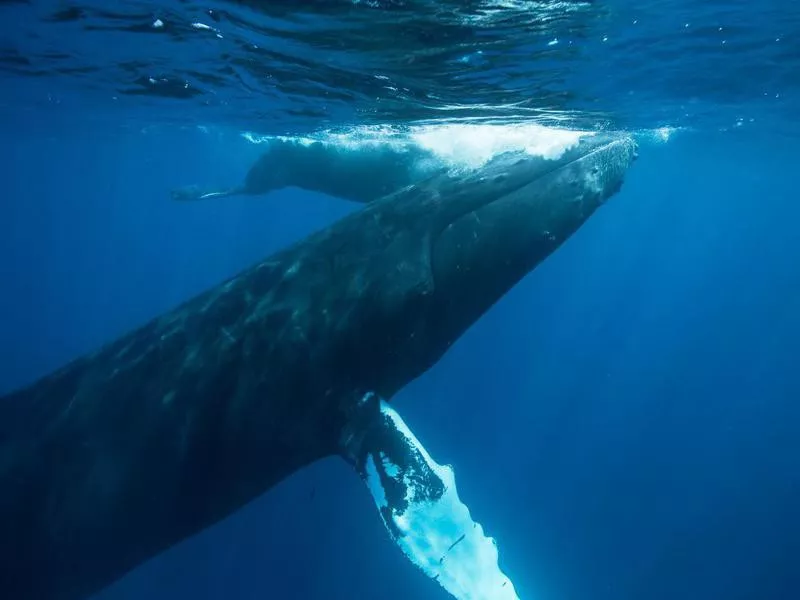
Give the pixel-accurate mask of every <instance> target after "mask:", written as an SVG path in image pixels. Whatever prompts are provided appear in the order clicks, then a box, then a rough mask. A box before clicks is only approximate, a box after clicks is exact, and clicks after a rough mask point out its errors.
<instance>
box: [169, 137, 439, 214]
mask: <svg viewBox="0 0 800 600" xmlns="http://www.w3.org/2000/svg"><path fill="white" fill-rule="evenodd" d="M265 143H266V146H267V148H266V150H265V151H264V152H263V153H262V155H261V156H260V157H259V158H258V160H256V162H255V163H254V164H253V166H252V167H250V170H249V171H248V172H247V175H246V177H245V180H244V182H243V183H242V184H240V185H236V186H233V187H230V188H225V189H220V190H209V189H204V188H202V187H200V186H197V185H190V186H186V187H183V188H179V189H176V190H173V191H172V192H171V195H172V198H173V199H174V200H181V201H187V200H205V199H208V198H226V197H229V196H256V195H260V194H266V193H268V192H272V191H275V190H279V189H281V188H284V187H288V186H296V187H300V188H303V189H305V190H309V191H314V192H322V193H325V194H329V195H331V196H336V197H337V198H343V199H345V200H351V201H353V202H362V203H366V202H372V201H373V200H376V199H377V198H380V197H382V196H385V195H387V194H390V193H392V192H395V191H397V190H399V189H400V188H402V187H405V186H407V185H410V184H412V183H416V182H418V181H421V180H422V179H425V178H426V177H429V176H431V175H433V174H434V173H436V172H438V171H443V170H444V168H445V165H444V163H443V162H442V161H441V160H440V159H438V158H436V157H435V156H434V155H433V154H432V153H430V152H428V151H426V150H424V149H422V148H420V147H419V146H414V145H410V144H406V145H402V144H385V143H384V144H366V145H362V146H360V147H357V148H354V147H351V146H348V145H341V144H336V143H333V142H323V141H306V140H299V139H284V138H271V139H269V140H268V141H267V142H265Z"/></svg>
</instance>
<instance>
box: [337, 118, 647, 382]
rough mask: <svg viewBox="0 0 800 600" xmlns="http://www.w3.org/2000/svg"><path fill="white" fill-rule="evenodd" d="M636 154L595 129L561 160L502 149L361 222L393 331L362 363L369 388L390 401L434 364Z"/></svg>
mask: <svg viewBox="0 0 800 600" xmlns="http://www.w3.org/2000/svg"><path fill="white" fill-rule="evenodd" d="M636 150H637V148H636V144H635V142H634V141H633V139H632V138H631V137H630V136H627V135H614V134H606V133H603V134H600V133H598V134H593V135H587V136H585V137H583V138H582V139H580V141H579V142H578V143H576V144H575V145H574V146H573V147H571V148H569V149H568V150H566V151H565V152H564V153H563V154H562V155H561V156H559V157H558V158H551V159H544V158H541V157H538V156H533V155H530V154H527V153H525V152H522V151H520V152H507V153H504V154H502V155H499V156H497V157H496V158H494V159H493V160H491V161H490V162H489V163H487V164H486V165H484V166H482V167H480V168H478V169H475V170H474V171H472V172H470V173H468V174H464V173H460V174H458V175H446V174H442V175H437V176H435V177H432V178H431V179H429V180H427V181H424V182H421V183H419V184H415V185H412V186H409V187H408V188H406V189H403V190H400V191H398V192H397V193H395V194H392V195H391V196H387V197H385V198H382V199H381V200H379V201H377V202H375V203H373V204H371V205H370V206H368V207H367V209H365V211H363V214H361V215H359V216H358V217H355V218H354V220H353V225H352V226H353V227H355V226H356V225H357V226H358V227H359V229H360V231H361V234H362V235H361V238H360V239H363V240H365V242H364V244H365V245H364V249H363V252H364V253H365V254H367V253H368V254H369V255H370V257H371V258H370V260H369V262H370V263H371V267H370V269H369V271H370V272H371V274H370V279H371V280H372V281H374V282H376V283H378V285H376V286H375V287H376V288H377V289H379V290H380V292H379V296H380V299H378V300H376V299H375V297H374V296H371V297H370V300H369V304H370V306H371V307H372V308H374V307H375V306H380V307H381V309H380V311H379V314H380V317H379V320H380V324H379V326H377V325H376V326H374V328H375V329H376V330H378V331H383V332H386V331H390V332H391V334H390V335H388V336H387V337H386V339H387V340H388V341H386V342H385V343H386V344H389V346H388V347H387V349H386V350H385V355H384V352H380V353H378V355H379V356H375V355H374V354H371V355H370V356H369V357H365V369H366V368H367V363H368V364H369V367H368V368H369V371H370V376H369V377H368V378H369V379H373V380H374V384H375V385H374V388H373V389H377V390H379V391H380V392H381V393H382V394H383V395H384V396H387V397H388V396H391V394H392V393H393V392H395V391H397V390H398V389H400V388H401V387H403V386H404V385H405V384H406V383H407V382H408V381H409V380H411V379H413V378H414V377H416V376H418V375H419V374H421V373H422V372H424V371H425V370H427V369H428V368H430V366H432V365H433V364H434V363H435V362H436V361H438V359H439V358H440V357H441V356H442V355H443V354H444V352H446V351H447V349H448V348H449V347H450V346H451V345H452V344H453V343H454V342H455V341H456V340H457V339H458V338H459V337H460V336H461V335H462V334H463V333H464V332H465V331H466V330H467V329H468V328H469V327H470V326H471V325H472V324H473V323H474V322H475V321H476V320H477V319H479V318H480V316H481V315H482V314H483V313H485V312H486V311H487V310H488V309H489V308H490V307H491V306H492V305H493V304H494V303H495V302H496V301H497V300H499V299H500V298H501V297H502V296H503V295H504V294H505V293H506V292H508V291H509V290H510V289H511V288H512V287H513V286H514V285H515V284H516V283H517V282H519V280H520V279H522V278H523V277H524V276H525V275H526V274H528V273H529V272H530V271H531V270H532V269H534V268H535V267H536V266H537V265H538V264H539V263H540V262H542V261H543V260H544V259H545V258H547V257H548V256H549V255H550V254H551V253H552V252H553V251H555V250H556V249H557V248H558V247H559V246H560V245H561V244H562V243H563V242H564V241H565V240H566V239H567V238H569V236H570V235H571V234H573V233H574V232H575V231H576V230H577V229H578V228H579V227H580V226H581V225H582V224H583V223H584V222H585V221H586V220H587V219H588V218H589V217H590V216H591V215H592V214H593V213H594V212H595V211H596V210H597V209H598V208H599V207H600V206H601V205H602V204H603V203H604V202H605V201H606V200H607V199H608V198H609V197H611V196H612V195H614V194H615V193H616V192H617V191H618V190H619V189H620V187H621V186H622V182H623V180H624V177H625V174H626V172H627V170H628V168H629V167H630V166H631V164H632V163H633V161H634V160H635V158H636V156H637V152H636ZM365 229H366V230H369V233H365ZM353 237H355V236H353ZM371 310H372V309H371ZM390 315H391V316H390ZM364 337H366V338H369V339H370V341H371V343H375V344H377V343H378V342H377V340H372V337H374V336H370V335H366V336H364ZM379 357H380V358H379Z"/></svg>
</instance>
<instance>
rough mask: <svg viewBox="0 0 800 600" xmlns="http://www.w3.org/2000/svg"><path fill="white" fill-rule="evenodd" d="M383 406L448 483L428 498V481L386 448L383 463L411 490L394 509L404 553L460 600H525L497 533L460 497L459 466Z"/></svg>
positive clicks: (377, 494)
mask: <svg viewBox="0 0 800 600" xmlns="http://www.w3.org/2000/svg"><path fill="white" fill-rule="evenodd" d="M381 412H382V413H383V414H385V415H387V416H388V417H390V418H391V420H392V422H393V424H394V426H395V428H396V430H397V431H398V432H399V433H400V434H401V435H402V436H403V437H404V438H406V440H407V441H408V444H409V445H410V446H412V447H413V448H415V449H416V450H417V451H418V452H419V453H420V454H421V456H422V457H423V458H424V461H425V463H426V465H427V466H428V468H430V469H431V470H432V471H433V472H434V473H435V475H436V476H437V477H438V478H439V479H440V480H441V482H442V483H443V484H444V493H443V494H442V495H441V497H440V498H438V499H436V500H433V501H431V500H428V499H426V497H425V496H424V495H423V494H422V493H423V492H425V489H424V488H422V487H421V486H422V484H421V483H420V482H419V481H418V480H416V479H414V478H411V477H410V476H409V475H411V474H409V473H403V472H402V470H401V469H400V468H399V467H398V466H397V465H394V464H392V463H391V461H390V460H389V459H388V458H387V457H386V456H385V455H383V453H381V456H380V459H381V462H382V464H383V465H384V466H385V467H390V468H387V469H385V473H386V474H387V475H389V476H390V477H394V478H395V479H397V478H398V477H402V478H403V483H404V485H405V486H406V489H407V490H408V492H407V494H406V498H405V500H406V502H407V504H408V506H407V507H406V508H405V510H404V511H403V512H402V513H400V514H396V513H395V511H392V515H391V519H392V522H393V524H394V526H395V527H396V528H397V530H398V531H399V532H400V534H401V535H400V536H398V537H397V539H396V541H397V544H398V545H399V546H400V548H401V550H402V551H403V553H404V554H405V555H406V556H407V557H408V558H409V559H410V560H411V561H412V562H413V563H414V564H416V565H417V566H418V567H420V568H421V569H422V570H423V571H424V572H425V573H426V574H427V575H428V576H429V577H432V578H435V579H436V581H438V583H439V584H440V585H441V586H442V587H443V588H444V589H445V590H447V591H448V592H449V593H450V594H451V595H452V596H453V597H455V598H456V599H457V600H519V597H518V596H517V593H516V591H515V589H514V585H513V583H511V580H510V579H509V578H508V577H507V576H506V575H505V574H504V573H503V572H502V571H501V570H500V567H499V565H498V551H497V545H496V543H495V541H494V539H493V538H491V537H488V536H485V535H484V532H483V527H481V525H480V524H479V523H476V522H475V521H473V520H472V517H471V515H470V512H469V508H467V506H466V505H465V504H464V503H462V502H461V500H460V498H459V497H458V492H457V490H456V484H455V478H454V475H453V470H452V469H451V468H450V467H447V466H442V465H439V464H438V463H436V461H434V460H433V459H432V458H431V456H430V455H429V454H428V452H427V451H426V450H425V448H424V447H423V446H422V444H421V443H420V442H419V440H418V439H417V438H416V437H415V436H414V434H413V433H412V432H411V430H410V429H409V428H408V426H407V425H406V424H405V422H404V421H403V420H402V418H400V415H398V414H397V412H396V411H395V410H394V409H392V408H391V407H390V406H389V405H388V404H386V403H385V402H383V401H382V402H381ZM372 460H373V459H372V457H371V456H370V457H368V460H367V480H368V481H367V484H368V486H369V488H370V490H371V491H372V494H373V498H374V499H375V502H376V504H378V506H379V507H380V506H386V494H385V492H384V491H383V489H382V488H381V489H380V490H377V489H376V487H375V485H374V482H375V481H377V482H378V486H377V487H379V488H380V483H379V482H380V480H379V478H378V474H377V471H376V466H375V463H374V462H371V461H372ZM392 467H393V468H392Z"/></svg>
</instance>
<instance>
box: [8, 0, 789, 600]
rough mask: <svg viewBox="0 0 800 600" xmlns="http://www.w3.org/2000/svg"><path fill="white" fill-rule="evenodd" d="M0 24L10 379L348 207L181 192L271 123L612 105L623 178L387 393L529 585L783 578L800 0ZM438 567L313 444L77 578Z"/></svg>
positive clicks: (778, 596) (415, 140) (450, 145)
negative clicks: (308, 451) (555, 246)
mask: <svg viewBox="0 0 800 600" xmlns="http://www.w3.org/2000/svg"><path fill="white" fill-rule="evenodd" d="M0 32H2V35H0V140H2V143H0V175H2V180H1V183H0V282H1V283H0V393H6V392H9V391H11V390H13V389H16V388H18V387H20V386H23V385H25V384H28V383H30V382H32V381H34V380H36V379H37V378H39V377H41V376H43V375H45V374H47V373H49V372H51V371H52V370H54V369H56V368H58V367H60V366H62V365H64V364H65V363H67V362H68V361H70V360H72V359H74V358H75V357H77V356H79V355H82V354H84V353H87V352H90V351H92V350H94V349H96V348H98V347H99V346H101V345H102V344H104V343H106V342H109V341H111V340H113V339H115V338H116V337H117V336H119V335H121V334H123V333H125V332H127V331H130V330H131V329H133V328H135V327H137V326H139V325H141V324H143V323H144V322H146V321H147V320H148V319H150V318H152V317H154V316H156V315H159V314H161V313H163V312H165V311H167V310H169V309H171V308H173V307H175V306H176V305H177V304H179V303H181V302H183V301H184V300H186V299H188V298H190V297H192V296H194V295H195V294H197V293H199V292H201V291H203V290H205V289H207V288H209V287H211V286H213V285H215V284H217V283H219V282H220V281H222V280H224V279H226V278H228V277H230V276H231V275H233V274H235V273H237V272H239V271H240V270H242V269H244V268H246V267H248V266H250V265H252V264H253V263H254V262H256V261H258V260H260V259H261V258H263V257H265V256H266V255H268V254H270V253H271V252H274V251H276V250H279V249H281V248H284V247H286V246H287V245H288V244H290V243H292V242H294V241H296V240H298V239H300V238H302V237H303V236H305V235H307V234H309V233H311V232H313V231H316V230H318V229H320V228H322V227H324V226H326V225H328V224H330V223H332V222H333V221H334V220H336V219H337V218H339V217H341V216H343V215H346V214H348V213H350V212H352V211H354V210H358V209H359V206H358V205H356V204H353V203H349V202H345V201H343V200H341V199H338V198H333V197H329V196H325V195H322V194H316V193H310V192H303V191H300V190H298V189H296V188H289V189H284V190H280V191H277V192H273V193H270V194H267V195H264V196H259V197H237V198H230V199H226V200H220V201H208V202H198V203H179V202H174V201H172V200H171V199H170V191H171V190H173V189H176V188H178V187H180V186H185V185H187V184H202V185H211V186H222V187H224V186H230V185H235V184H237V183H239V182H240V181H242V179H243V178H244V176H245V174H246V173H247V170H248V168H249V167H250V165H251V164H252V163H253V162H254V161H255V160H256V159H257V158H258V156H259V155H260V153H261V150H262V147H261V144H260V143H259V142H262V141H264V140H265V139H268V138H269V137H271V136H289V137H292V136H304V137H313V138H318V139H327V140H333V141H335V142H337V143H341V144H360V143H366V142H368V143H378V144H381V143H390V142H391V143H394V142H398V141H399V142H400V143H409V144H418V145H424V146H425V147H426V148H428V149H430V150H432V151H433V152H435V153H437V155H439V156H442V157H445V159H447V160H453V161H462V162H463V161H467V162H469V161H471V160H478V161H480V160H485V159H486V158H487V157H488V156H492V155H494V154H496V153H498V152H501V151H503V150H505V149H508V148H511V147H517V146H519V145H520V144H521V145H526V144H529V143H531V141H530V139H529V137H528V135H529V132H530V131H535V132H536V144H537V148H541V147H546V146H547V144H548V140H551V139H553V138H552V137H551V136H557V135H559V132H562V133H563V131H564V130H570V131H575V130H580V131H599V130H608V131H625V132H629V133H631V134H632V135H634V136H635V137H636V139H637V140H638V142H639V145H640V148H639V159H638V161H637V162H636V164H635V165H634V166H633V167H632V169H631V170H630V172H629V174H628V176H627V178H626V181H625V183H624V185H623V188H622V190H621V191H620V192H619V193H618V194H617V195H616V196H614V197H613V198H612V199H611V200H610V201H609V202H608V204H607V205H606V206H604V207H603V208H602V209H601V210H599V211H598V212H597V213H596V214H595V215H594V216H593V217H592V218H591V219H590V220H589V221H588V222H587V223H586V224H585V225H584V226H583V227H581V229H580V230H579V231H578V232H577V233H576V234H575V235H574V236H573V237H572V238H570V239H569V240H568V241H567V242H566V243H565V244H564V245H563V246H562V247H561V248H560V249H559V250H558V251H557V252H556V253H554V254H553V255H552V256H551V257H550V258H549V259H548V260H547V261H545V262H544V263H543V264H542V265H541V266H540V267H539V268H537V269H536V270H535V271H534V272H532V273H531V274H530V275H529V276H527V277H526V278H525V279H524V280H523V281H522V282H521V283H520V284H519V285H518V286H516V287H515V288H514V289H513V290H512V291H511V292H510V293H508V294H507V295H506V296H505V297H504V298H503V299H502V300H501V301H500V302H499V303H498V304H497V305H496V306H494V307H493V308H492V310H490V311H489V312H488V313H487V314H486V315H485V316H484V317H483V318H482V319H481V320H480V321H479V322H478V323H476V325H475V326H474V327H472V328H471V329H470V330H469V331H468V332H467V333H466V335H464V337H463V338H462V339H460V340H459V341H458V342H457V343H456V344H455V345H454V346H453V348H452V349H451V350H450V351H449V352H448V353H447V354H446V355H445V357H444V358H443V359H442V360H441V362H440V363H438V364H437V365H436V366H435V367H434V368H432V369H431V370H430V371H429V372H428V373H426V374H425V375H424V376H423V377H421V378H419V379H418V380H416V381H414V382H413V383H412V384H411V385H409V386H408V387H407V388H405V389H404V390H403V391H402V392H401V393H399V394H398V395H397V396H396V397H395V398H394V399H393V401H392V404H393V406H394V407H395V408H396V409H397V410H398V411H399V412H400V413H401V414H402V415H403V418H404V419H405V421H406V422H407V423H408V424H409V426H410V427H411V428H412V429H413V431H414V432H415V434H416V435H417V437H418V438H419V439H420V440H422V441H423V442H424V444H425V446H426V447H427V448H428V450H429V451H430V452H431V454H432V455H434V456H435V457H436V458H437V460H439V462H445V463H447V464H450V465H451V466H452V467H453V469H454V470H455V473H456V477H457V481H458V486H459V493H460V495H461V497H462V499H463V500H464V501H465V502H466V503H467V504H468V505H469V507H470V510H471V511H472V514H473V515H474V516H475V518H476V520H478V521H480V522H481V523H482V524H483V526H484V528H485V529H486V531H487V533H488V534H490V535H491V536H493V537H494V538H495V539H496V540H497V543H498V547H499V550H500V564H501V567H502V568H503V571H504V572H505V573H506V574H508V576H509V577H510V578H511V579H512V580H513V582H514V586H515V588H516V590H517V592H518V594H519V596H520V598H521V599H523V600H590V599H591V600H676V599H680V600H716V599H722V598H724V599H725V600H796V599H797V598H800V513H798V510H797V507H798V506H800V370H798V361H799V360H800V238H799V237H798V228H799V226H798V223H800V206H798V198H800V195H798V192H797V170H798V164H800V125H798V123H800V4H798V3H797V2H794V1H792V0H762V1H760V2H744V1H741V0H734V1H728V2H722V1H720V0H708V1H703V2H699V1H693V2H690V1H688V0H644V1H642V2H636V3H634V2H628V1H623V0H594V1H585V2H578V1H566V0H564V1H533V0H528V1H525V0H520V1H513V0H461V1H456V0H439V1H436V2H432V1H427V0H419V1H402V0H362V1H358V0H352V1H348V0H338V1H337V0H314V1H306V2H289V1H274V2H267V1H262V2H258V1H256V0H237V1H233V0H229V1H226V0H209V1H206V2H198V1H193V0H185V1H180V2H177V1H176V2H169V3H167V2H161V3H157V2H152V1H144V0H139V1H134V0H129V1H116V2H113V1H110V0H108V1H105V2H101V1H99V0H97V1H94V0H84V1H82V2H71V1H66V0H64V1H61V0H58V1H57V0H27V1H26V0H0ZM531 128H533V129H531ZM543 128H548V129H543ZM552 128H556V129H554V130H553V129H552ZM548 132H549V133H548ZM0 493H2V491H0ZM1 536H2V532H0V537H1ZM0 543H2V542H1V540H0ZM3 597H4V594H3V590H0V598H3ZM448 597H449V596H448V595H447V594H446V592H445V591H444V590H443V589H441V588H439V587H438V586H437V585H435V584H433V583H432V582H431V581H430V580H429V579H428V578H427V577H426V576H425V575H424V574H423V573H422V572H421V571H419V570H418V569H416V568H415V567H414V566H413V565H412V564H410V563H409V562H408V561H407V560H406V559H405V557H404V556H403V555H402V554H401V553H400V551H399V550H398V549H397V547H396V546H395V545H394V544H392V543H391V542H390V540H389V538H388V535H387V534H386V531H385V529H384V528H383V525H382V524H381V522H380V519H379V518H378V515H377V513H376V511H375V508H374V506H373V503H372V500H371V498H370V497H369V494H368V493H367V492H366V491H365V489H364V486H363V484H362V483H361V482H360V481H359V479H358V477H357V476H356V475H355V474H354V473H353V472H352V470H350V469H349V467H348V466H347V465H346V464H345V463H344V462H343V461H341V460H339V459H334V458H331V459H328V460H325V461H322V462H320V463H318V464H315V465H312V466H311V467H310V468H307V469H305V470H304V471H302V472H300V473H298V474H296V475H295V476H293V477H292V478H290V479H289V480H287V481H285V482H283V483H282V484H281V485H280V486H278V487H277V488H275V489H273V490H272V491H270V492H269V493H268V494H266V495H265V496H263V497H262V498H260V499H258V500H257V501H255V502H254V503H252V504H251V505H249V506H247V507H246V508H245V509H244V510H242V511H241V512H239V513H237V514H235V515H234V516H232V517H231V518H229V519H227V520H225V521H224V522H222V523H220V524H218V525H216V526H214V527H212V528H211V529H209V530H207V531H204V532H202V533H201V534H199V535H198V536H196V537H194V538H192V539H190V540H187V541H186V542H184V543H182V544H180V545H179V546H177V547H174V548H172V549H170V550H169V551H168V552H166V553H165V554H163V555H161V556H159V557H157V558H155V559H154V560H152V561H150V562H149V563H147V564H145V565H143V566H142V567H140V568H138V569H136V570H135V571H134V572H132V573H131V574H130V575H128V576H127V577H126V578H124V579H123V580H121V581H119V582H118V583H116V584H115V585H114V586H112V587H111V588H110V589H108V590H106V591H104V592H102V593H101V594H100V595H99V596H98V599H100V600H133V599H139V598H150V599H155V600H161V599H164V600H166V599H173V598H192V599H193V600H206V599H208V600H210V599H221V598H225V599H231V600H256V599H259V600H263V599H265V598H270V599H271V598H275V599H278V598H280V599H287V600H288V599H308V600H322V599H325V600H335V599H342V600H344V599H348V600H351V599H354V598H374V599H380V600H398V599H411V598H414V599H419V600H422V599H431V600H445V598H448ZM9 600H13V599H9ZM481 600H482V599H481Z"/></svg>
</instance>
